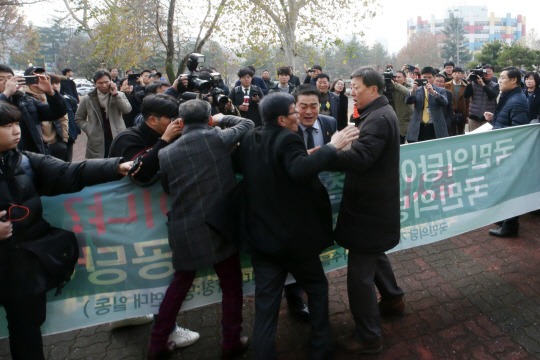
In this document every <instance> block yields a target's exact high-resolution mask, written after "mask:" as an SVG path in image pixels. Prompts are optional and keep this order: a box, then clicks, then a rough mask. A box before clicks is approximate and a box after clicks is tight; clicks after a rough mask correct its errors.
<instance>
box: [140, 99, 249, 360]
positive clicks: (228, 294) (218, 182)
mask: <svg viewBox="0 0 540 360" xmlns="http://www.w3.org/2000/svg"><path fill="white" fill-rule="evenodd" d="M211 111H212V109H211V106H210V104H209V103H208V102H206V101H202V100H190V101H187V102H185V103H183V104H182V105H180V110H179V113H178V117H179V118H180V119H182V121H183V124H184V127H183V129H182V136H181V137H180V138H179V139H178V140H176V141H175V142H174V143H172V144H171V145H169V146H167V147H165V148H163V149H162V150H161V151H160V152H159V155H158V156H159V164H160V169H161V179H162V184H163V188H164V190H165V192H166V193H168V194H170V196H171V210H170V211H169V212H168V213H167V217H168V224H167V225H168V226H167V227H168V229H169V245H170V247H171V250H172V263H173V267H174V269H175V272H174V278H173V280H172V282H171V284H170V285H169V287H168V288H167V291H166V293H165V297H164V298H163V301H162V302H161V305H160V307H159V316H158V318H157V320H156V322H155V324H154V328H153V329H152V337H151V340H150V353H149V355H148V359H162V358H166V357H168V356H170V355H171V354H172V352H173V351H174V347H175V343H174V342H169V343H168V339H169V336H170V332H171V329H172V328H173V327H174V322H175V320H176V316H177V315H178V311H179V310H180V307H181V306H182V302H183V301H184V299H185V297H186V295H187V293H188V292H189V289H190V288H191V286H192V284H193V279H194V278H195V275H196V273H197V270H198V269H202V268H204V267H207V266H213V267H214V269H215V271H216V274H217V276H218V278H219V281H220V287H221V289H222V292H223V300H222V307H223V314H222V321H221V323H222V325H223V345H222V356H221V359H223V360H225V359H231V358H232V357H233V356H234V355H235V354H237V353H238V352H240V351H242V350H245V349H246V348H247V344H248V338H247V337H245V336H244V337H240V333H241V331H242V303H243V298H242V287H241V284H242V269H241V265H240V256H239V254H238V249H237V248H236V247H235V246H234V244H232V243H230V242H228V241H226V240H225V238H223V237H222V236H221V235H220V234H218V233H217V232H215V231H213V230H212V228H210V227H209V226H208V225H207V224H206V223H205V220H206V217H207V214H209V213H211V212H212V210H214V209H216V207H218V206H220V202H221V200H222V199H223V198H225V197H226V196H227V195H228V194H229V193H230V192H231V191H232V190H233V189H234V187H235V186H236V179H235V176H234V172H233V167H232V160H231V149H232V147H233V146H235V145H236V144H237V143H238V141H239V140H240V139H241V137H242V135H244V134H245V133H246V132H247V131H248V130H250V129H252V128H253V122H251V121H250V120H246V119H242V118H239V117H236V116H223V115H222V114H218V115H215V116H214V117H213V118H212V117H210V114H211ZM209 120H210V121H211V125H212V126H210V124H209ZM214 126H223V127H224V128H226V129H225V130H221V128H219V127H214Z"/></svg>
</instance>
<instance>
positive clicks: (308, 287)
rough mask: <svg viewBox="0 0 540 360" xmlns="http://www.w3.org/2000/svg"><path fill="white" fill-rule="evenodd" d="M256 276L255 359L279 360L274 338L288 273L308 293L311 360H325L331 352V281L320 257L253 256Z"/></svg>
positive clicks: (252, 260) (252, 261)
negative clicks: (329, 306)
mask: <svg viewBox="0 0 540 360" xmlns="http://www.w3.org/2000/svg"><path fill="white" fill-rule="evenodd" d="M251 263H252V265H253V273H254V275H255V326H254V330H253V352H254V355H255V359H256V360H274V359H276V356H277V355H276V347H275V342H274V341H275V339H274V338H275V336H276V329H277V322H278V315H279V307H280V304H281V293H282V291H283V285H284V284H285V279H286V278H287V274H288V273H291V274H292V275H293V276H294V278H295V279H296V282H297V283H298V285H300V287H301V288H302V289H304V291H305V292H306V293H307V294H308V306H309V319H310V322H311V338H310V341H309V350H310V355H309V357H308V358H309V359H311V360H319V359H325V358H327V356H328V355H329V353H330V351H331V349H332V335H331V333H330V319H329V311H328V280H327V279H326V276H325V274H324V270H323V267H322V264H321V260H320V259H319V256H318V255H313V256H310V257H309V258H305V259H302V260H300V261H298V260H294V261H293V260H284V259H272V260H269V259H268V258H262V257H256V256H254V257H252V258H251Z"/></svg>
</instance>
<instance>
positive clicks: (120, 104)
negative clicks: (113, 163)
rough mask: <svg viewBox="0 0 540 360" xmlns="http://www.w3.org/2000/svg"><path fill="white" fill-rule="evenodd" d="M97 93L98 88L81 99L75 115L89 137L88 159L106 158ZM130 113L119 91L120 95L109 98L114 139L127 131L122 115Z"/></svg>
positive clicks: (124, 96)
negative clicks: (123, 131)
mask: <svg viewBox="0 0 540 360" xmlns="http://www.w3.org/2000/svg"><path fill="white" fill-rule="evenodd" d="M97 91H98V89H97V88H96V89H94V90H92V91H91V92H90V93H89V94H88V95H87V96H85V97H83V98H82V99H81V103H80V104H79V109H77V113H76V114H75V122H76V123H77V125H78V126H79V128H80V129H81V130H82V131H84V132H85V133H86V135H87V136H88V142H87V144H86V158H87V159H100V158H103V157H104V156H105V135H104V133H103V119H102V115H101V106H100V105H99V100H98V95H97ZM130 111H131V105H130V104H129V101H128V100H127V98H126V95H125V94H124V93H123V92H121V91H119V92H118V95H116V96H110V97H109V104H108V109H107V114H109V121H110V124H111V131H112V136H113V139H114V138H115V137H116V135H118V134H119V133H120V132H121V131H122V130H125V128H126V125H125V123H124V119H123V118H122V114H128V113H129V112H130Z"/></svg>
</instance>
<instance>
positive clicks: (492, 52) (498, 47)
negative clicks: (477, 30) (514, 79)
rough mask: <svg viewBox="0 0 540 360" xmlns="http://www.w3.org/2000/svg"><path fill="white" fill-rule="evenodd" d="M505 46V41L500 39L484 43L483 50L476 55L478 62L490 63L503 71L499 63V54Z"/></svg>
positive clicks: (497, 69) (497, 70) (496, 69)
mask: <svg viewBox="0 0 540 360" xmlns="http://www.w3.org/2000/svg"><path fill="white" fill-rule="evenodd" d="M503 48H504V43H502V42H500V41H499V40H495V41H493V42H490V43H484V46H482V50H481V51H480V52H479V53H478V54H476V55H475V58H476V60H477V61H478V62H480V63H482V64H490V65H493V66H494V67H495V71H496V72H499V71H501V66H500V65H499V55H500V54H501V52H502V50H503Z"/></svg>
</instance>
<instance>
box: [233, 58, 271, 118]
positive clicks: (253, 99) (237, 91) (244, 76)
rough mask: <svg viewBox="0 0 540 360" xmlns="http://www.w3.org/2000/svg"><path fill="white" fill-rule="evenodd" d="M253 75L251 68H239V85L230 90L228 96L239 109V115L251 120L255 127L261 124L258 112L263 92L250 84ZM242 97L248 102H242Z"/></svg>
mask: <svg viewBox="0 0 540 360" xmlns="http://www.w3.org/2000/svg"><path fill="white" fill-rule="evenodd" d="M254 76H255V73H254V72H253V71H252V70H251V69H249V68H244V69H240V70H239V71H238V77H239V78H240V85H239V86H236V87H235V88H233V89H232V90H231V93H230V94H229V98H230V99H231V102H232V103H233V105H234V106H236V107H237V108H238V110H240V115H241V116H242V117H243V118H245V119H249V120H251V121H253V122H254V123H255V127H257V126H261V125H262V121H261V114H260V113H259V101H260V100H261V99H262V98H263V96H264V94H263V92H262V90H261V88H259V87H258V86H256V85H252V84H251V81H252V79H253V77H254ZM246 96H247V97H248V98H249V99H248V98H246ZM244 98H246V99H248V104H245V103H244Z"/></svg>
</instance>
